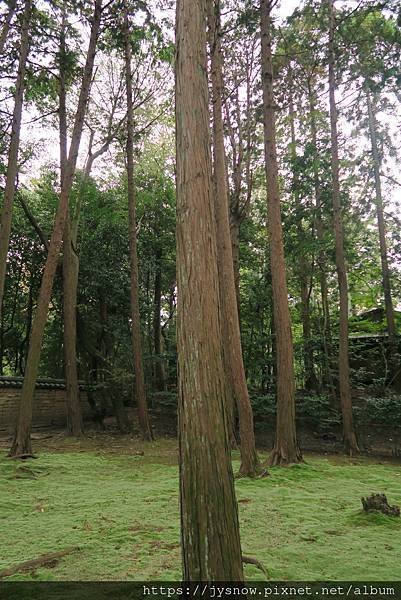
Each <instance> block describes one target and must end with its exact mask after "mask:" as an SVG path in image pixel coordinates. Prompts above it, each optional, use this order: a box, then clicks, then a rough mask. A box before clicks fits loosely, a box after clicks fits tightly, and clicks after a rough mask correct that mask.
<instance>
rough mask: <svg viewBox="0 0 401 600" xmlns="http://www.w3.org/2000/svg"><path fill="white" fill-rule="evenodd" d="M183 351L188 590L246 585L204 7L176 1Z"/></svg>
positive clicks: (197, 1)
mask: <svg viewBox="0 0 401 600" xmlns="http://www.w3.org/2000/svg"><path fill="white" fill-rule="evenodd" d="M176 32H177V33H176V63H175V66H176V112H175V115H176V140H177V142H176V143H177V283H178V308H177V319H178V322H177V346H178V361H179V383H178V386H179V390H178V413H179V417H178V421H179V451H180V497H181V542H182V557H183V579H184V580H186V581H222V580H224V581H243V569H242V559H241V545H240V537H239V524H238V513H237V502H236V498H235V490H234V477H233V472H232V466H231V456H230V454H231V452H230V447H229V439H228V430H227V420H226V393H225V391H226V388H225V378H224V369H223V362H222V354H221V328H220V317H219V283H218V269H217V246H216V230H215V221H214V214H213V189H212V161H211V153H210V130H209V96H208V81H207V53H206V0H178V2H177V24H176Z"/></svg>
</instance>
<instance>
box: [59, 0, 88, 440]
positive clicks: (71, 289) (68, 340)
mask: <svg viewBox="0 0 401 600" xmlns="http://www.w3.org/2000/svg"><path fill="white" fill-rule="evenodd" d="M62 10H63V15H62V23H61V31H60V58H59V60H60V70H59V82H60V89H59V127H60V180H61V188H63V185H64V176H65V170H66V165H67V111H66V72H65V69H66V64H65V60H66V40H65V37H66V14H65V7H64V6H63V7H62ZM76 261H77V257H76V254H75V248H74V246H73V241H72V239H71V224H70V215H69V210H68V212H67V219H66V224H65V228H64V239H63V314H64V361H65V378H66V391H65V401H66V408H67V432H68V433H69V434H71V435H73V436H77V437H79V436H81V435H83V433H84V424H83V418H82V410H81V403H80V398H79V383H78V369H77V318H76V310H77V307H76V299H77V284H78V281H77V278H75V277H74V273H75V271H76V268H75V265H74V263H75V262H76Z"/></svg>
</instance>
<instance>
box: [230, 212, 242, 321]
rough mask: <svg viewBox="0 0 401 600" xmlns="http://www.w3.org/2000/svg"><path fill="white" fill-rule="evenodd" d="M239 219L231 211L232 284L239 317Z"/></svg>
mask: <svg viewBox="0 0 401 600" xmlns="http://www.w3.org/2000/svg"><path fill="white" fill-rule="evenodd" d="M240 226H241V223H240V220H239V219H238V218H236V217H235V215H234V214H233V213H231V225H230V235H231V254H232V259H233V268H234V285H235V297H236V301H237V310H238V317H239V318H240V316H241V315H240V313H241V310H240V309H241V307H240V300H241V296H240V287H239V284H240V272H239V268H240V255H239V243H240Z"/></svg>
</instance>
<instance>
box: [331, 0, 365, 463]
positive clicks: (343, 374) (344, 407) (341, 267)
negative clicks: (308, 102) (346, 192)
mask: <svg viewBox="0 0 401 600" xmlns="http://www.w3.org/2000/svg"><path fill="white" fill-rule="evenodd" d="M328 6H329V16H330V32H329V101H330V131H331V176H332V186H333V190H332V195H333V213H334V237H335V246H336V248H335V250H336V268H337V277H338V288H339V295H340V316H339V320H340V332H339V353H338V373H339V386H340V402H341V412H342V419H343V439H344V448H345V451H346V452H347V453H348V454H350V455H352V454H353V453H355V452H358V451H359V448H358V443H357V439H356V435H355V430H354V423H353V415H352V399H351V384H350V369H349V351H348V281H347V267H346V261H345V252H344V231H343V221H342V209H341V197H340V163H339V157H338V132H337V106H336V99H335V89H336V79H335V71H334V68H335V64H334V61H335V56H334V31H335V20H334V0H328Z"/></svg>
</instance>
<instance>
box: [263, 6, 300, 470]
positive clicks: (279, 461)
mask: <svg viewBox="0 0 401 600" xmlns="http://www.w3.org/2000/svg"><path fill="white" fill-rule="evenodd" d="M260 7H261V44H262V47H261V66H262V89H263V124H264V146H265V166H266V192H267V209H268V236H269V246H270V268H271V277H272V290H273V313H274V327H275V332H276V356H277V380H276V381H277V426H276V439H275V443H274V448H273V451H272V453H271V455H270V459H269V462H270V464H272V465H285V464H289V463H294V462H299V461H301V460H302V455H301V451H300V449H299V446H298V442H297V434H296V424H295V378H294V357H293V347H292V332H291V319H290V311H289V306H288V292H287V280H286V267H285V258H284V245H283V231H282V223H281V209H280V193H279V185H278V165H277V152H276V126H275V114H274V99H273V69H272V49H271V15H270V11H271V8H272V3H271V1H270V0H261V5H260Z"/></svg>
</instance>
